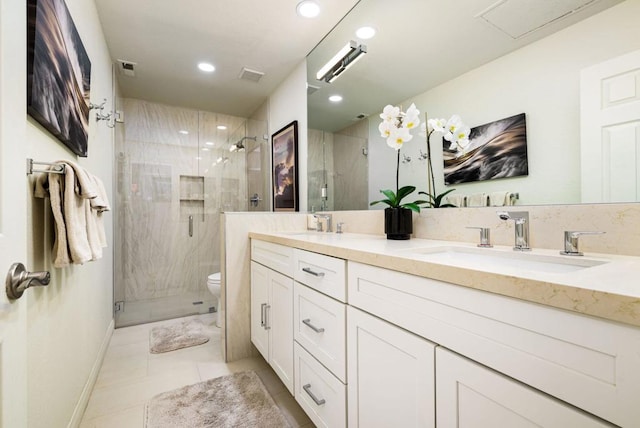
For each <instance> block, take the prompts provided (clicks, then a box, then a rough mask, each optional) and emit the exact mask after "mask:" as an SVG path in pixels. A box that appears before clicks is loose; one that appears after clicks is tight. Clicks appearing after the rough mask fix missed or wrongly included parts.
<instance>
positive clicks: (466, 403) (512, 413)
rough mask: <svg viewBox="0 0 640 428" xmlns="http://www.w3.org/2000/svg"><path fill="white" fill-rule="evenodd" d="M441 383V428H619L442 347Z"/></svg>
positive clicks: (438, 370) (438, 373)
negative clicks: (613, 427)
mask: <svg viewBox="0 0 640 428" xmlns="http://www.w3.org/2000/svg"><path fill="white" fill-rule="evenodd" d="M436 379H437V381H436V391H437V392H436V414H437V425H438V428H465V427H473V428H495V427H510V428H525V427H527V428H528V427H530V428H534V427H557V428H566V427H580V428H591V427H612V426H613V425H610V424H608V423H606V422H604V421H602V420H600V419H596V418H595V417H592V416H590V415H588V414H586V413H583V412H582V411H580V410H578V409H576V408H574V407H571V406H569V405H568V404H566V403H564V402H562V401H559V400H556V399H555V398H552V397H550V396H548V395H546V394H543V393H541V392H540V391H537V390H535V389H533V388H530V387H528V386H526V385H524V384H521V383H519V382H517V381H514V380H512V379H510V378H507V377H506V376H503V375H501V374H499V373H497V372H495V371H493V370H490V369H488V368H487V367H485V366H482V365H480V364H478V363H475V362H473V361H471V360H468V359H466V358H463V357H461V356H459V355H458V354H455V353H453V352H451V351H449V350H446V349H445V348H441V347H439V348H438V349H437V351H436Z"/></svg>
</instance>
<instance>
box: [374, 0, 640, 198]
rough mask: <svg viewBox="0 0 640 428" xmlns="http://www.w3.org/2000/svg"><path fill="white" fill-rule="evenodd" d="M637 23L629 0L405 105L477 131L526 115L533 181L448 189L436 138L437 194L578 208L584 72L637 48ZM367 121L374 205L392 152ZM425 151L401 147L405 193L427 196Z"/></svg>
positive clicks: (414, 144)
mask: <svg viewBox="0 0 640 428" xmlns="http://www.w3.org/2000/svg"><path fill="white" fill-rule="evenodd" d="M639 16H640V1H638V0H627V1H626V2H624V3H621V4H619V5H617V6H615V7H612V8H610V9H608V10H605V11H604V12H601V13H599V14H597V15H595V16H593V17H591V18H589V19H586V20H585V21H582V22H580V23H578V24H575V25H573V26H571V27H569V28H567V29H565V30H563V31H560V32H558V33H556V34H553V35H551V36H549V37H546V38H545V39H542V40H540V41H538V42H536V43H533V44H531V45H529V46H527V47H524V48H522V49H519V50H517V51H515V52H513V53H511V54H509V55H506V56H504V57H501V58H499V59H497V60H495V61H493V62H491V63H488V64H486V65H484V66H482V67H479V68H477V69H475V70H472V71H470V72H468V73H466V74H464V75H462V76H460V77H458V78H456V79H453V80H451V81H449V82H446V83H444V84H442V85H440V86H438V87H436V88H434V89H432V90H430V91H427V92H425V93H423V94H418V95H416V96H414V97H412V98H409V99H408V100H407V101H405V102H403V103H402V105H403V106H409V105H410V104H411V102H415V104H416V106H417V107H418V108H419V109H420V111H421V112H423V113H424V112H427V113H428V114H429V117H444V118H448V117H450V116H451V115H452V114H459V115H460V116H461V117H462V119H463V121H464V122H465V123H467V124H468V125H469V126H472V127H473V126H477V125H482V124H484V123H487V122H491V121H494V120H497V119H502V118H505V117H509V116H512V115H515V114H518V113H523V112H524V113H526V115H527V148H528V158H529V176H528V177H522V178H510V179H504V180H492V181H485V182H482V183H480V184H478V183H469V184H456V185H453V186H447V187H445V186H444V183H443V175H442V174H443V173H442V154H441V153H442V152H441V150H442V148H441V144H439V141H438V140H440V141H441V138H435V137H436V135H434V136H433V137H432V141H431V144H432V149H436V153H435V154H434V169H435V176H436V188H437V190H438V192H439V193H441V192H443V191H444V190H447V189H449V188H455V189H456V190H457V192H459V193H465V194H470V193H474V192H479V191H485V192H490V191H494V190H496V191H497V190H510V191H518V192H520V198H521V199H520V201H519V204H532V203H534V204H546V203H577V202H580V164H579V161H580V155H579V153H580V151H579V150H580V148H579V145H580V112H579V104H580V93H579V91H580V82H579V80H580V70H581V69H583V68H585V67H587V66H590V65H593V64H597V63H599V62H602V61H604V60H606V59H609V58H613V57H616V56H619V55H622V54H624V53H627V52H630V51H633V50H636V49H640V24H639V23H638V17H639ZM434 60H436V59H434ZM426 72H428V71H426ZM382 107H383V106H380V108H382ZM370 122H371V123H370V129H371V141H370V145H369V147H370V149H369V162H370V164H369V165H370V168H369V183H370V185H369V198H370V200H377V199H380V194H379V193H378V190H379V189H383V188H392V187H394V186H395V182H394V180H395V177H394V174H395V158H394V154H395V153H394V151H393V150H391V149H389V148H388V147H387V146H386V144H385V143H384V141H383V140H382V139H381V138H380V137H379V134H378V131H377V126H378V120H377V117H376V116H373V115H372V117H371V120H370ZM439 146H440V147H439ZM420 148H421V149H422V150H423V151H425V150H426V143H425V142H424V139H423V138H422V137H417V138H414V139H413V140H412V141H410V142H408V143H407V144H406V148H403V150H402V152H403V153H406V154H407V155H409V156H411V157H412V159H413V161H412V162H411V163H410V164H408V165H405V164H401V166H400V168H401V170H400V181H401V186H402V185H403V184H402V183H404V184H413V185H416V186H418V187H419V190H426V186H427V184H426V183H427V178H426V167H425V163H424V162H418V161H417V158H418V150H419V149H420ZM567 177H568V178H567ZM379 208H383V206H379Z"/></svg>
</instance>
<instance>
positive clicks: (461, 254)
mask: <svg viewBox="0 0 640 428" xmlns="http://www.w3.org/2000/svg"><path fill="white" fill-rule="evenodd" d="M403 252H406V253H411V254H413V255H414V256H417V257H418V258H419V259H420V260H424V261H426V262H434V263H440V264H448V265H455V266H460V267H470V268H481V269H486V268H489V269H491V268H508V269H509V270H514V269H515V270H526V271H530V272H545V273H567V272H575V271H579V270H583V269H588V268H591V267H594V266H600V265H603V264H605V263H608V262H607V261H606V260H594V259H587V258H583V257H569V256H561V255H557V256H553V255H544V254H533V253H529V252H515V251H513V252H511V251H510V252H507V251H500V250H494V249H491V248H474V247H454V246H444V247H426V248H414V249H408V250H403Z"/></svg>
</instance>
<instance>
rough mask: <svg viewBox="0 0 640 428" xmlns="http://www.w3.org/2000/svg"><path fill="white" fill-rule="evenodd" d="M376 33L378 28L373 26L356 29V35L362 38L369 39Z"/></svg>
mask: <svg viewBox="0 0 640 428" xmlns="http://www.w3.org/2000/svg"><path fill="white" fill-rule="evenodd" d="M375 35H376V29H375V28H373V27H368V26H367V27H360V28H358V30H356V36H357V37H358V38H360V39H363V40H367V39H370V38H372V37H373V36H375Z"/></svg>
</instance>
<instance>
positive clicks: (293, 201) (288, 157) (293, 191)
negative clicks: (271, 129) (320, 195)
mask: <svg viewBox="0 0 640 428" xmlns="http://www.w3.org/2000/svg"><path fill="white" fill-rule="evenodd" d="M271 153H272V159H273V164H272V165H273V171H272V172H273V210H274V211H298V210H299V205H298V121H297V120H294V121H293V122H291V123H290V124H288V125H287V126H285V127H284V128H282V129H280V130H279V131H278V132H276V133H275V134H273V135H272V136H271Z"/></svg>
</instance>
